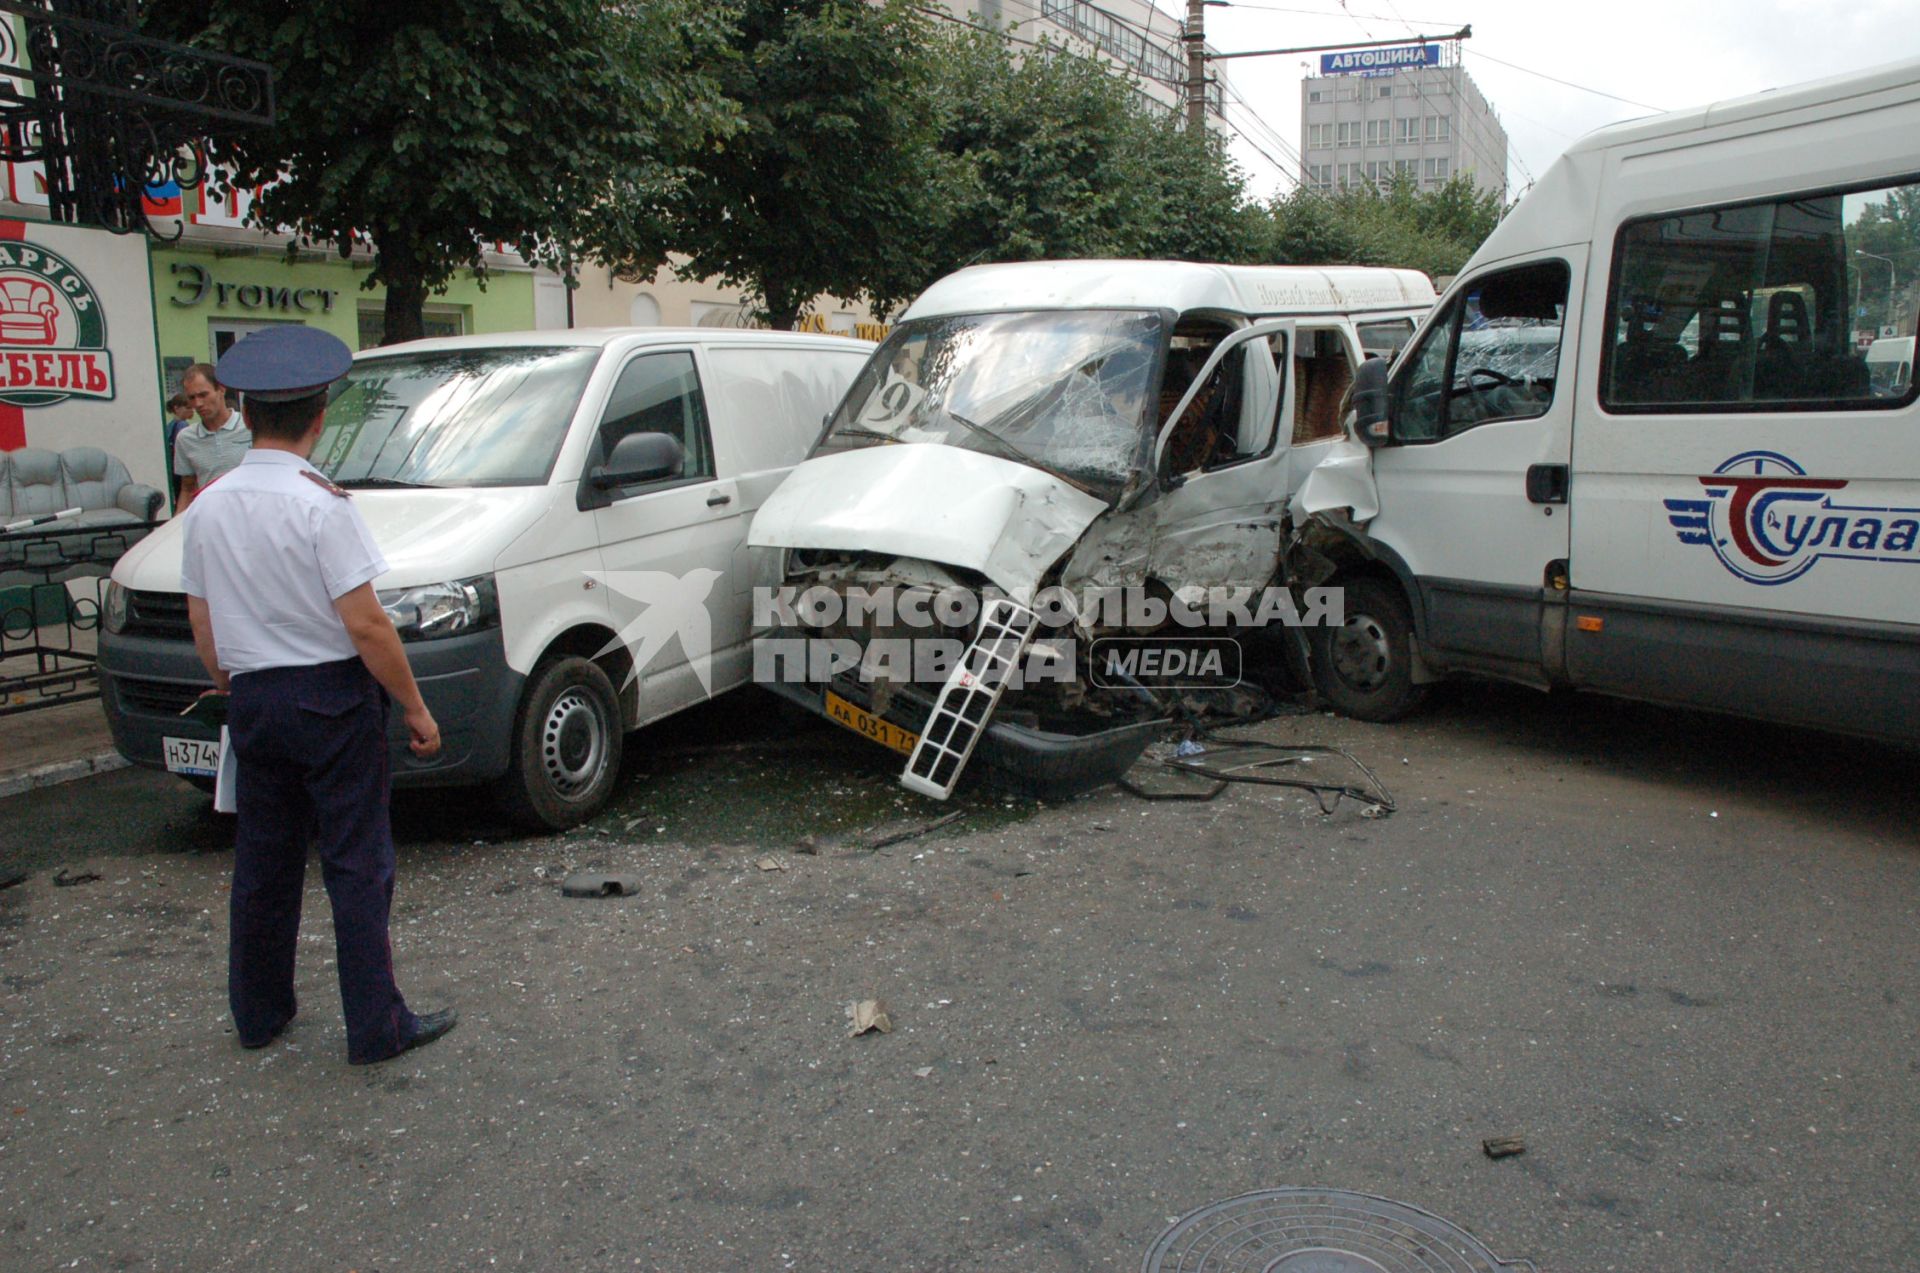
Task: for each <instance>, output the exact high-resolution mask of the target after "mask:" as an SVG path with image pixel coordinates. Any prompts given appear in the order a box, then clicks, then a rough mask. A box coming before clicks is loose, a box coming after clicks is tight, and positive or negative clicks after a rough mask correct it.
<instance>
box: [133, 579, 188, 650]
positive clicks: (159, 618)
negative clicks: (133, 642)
mask: <svg viewBox="0 0 1920 1273" xmlns="http://www.w3.org/2000/svg"><path fill="white" fill-rule="evenodd" d="M126 631H127V633H128V634H129V635H132V636H151V637H166V638H168V639H170V640H175V641H191V640H193V624H192V623H190V622H188V620H187V594H186V593H184V592H139V591H132V592H129V593H128V594H127V627H126Z"/></svg>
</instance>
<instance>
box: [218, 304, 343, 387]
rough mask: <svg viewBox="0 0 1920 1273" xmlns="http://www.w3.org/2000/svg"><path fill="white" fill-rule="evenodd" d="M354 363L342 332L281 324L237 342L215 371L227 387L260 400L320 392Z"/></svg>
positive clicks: (294, 324) (251, 334)
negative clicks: (333, 332)
mask: <svg viewBox="0 0 1920 1273" xmlns="http://www.w3.org/2000/svg"><path fill="white" fill-rule="evenodd" d="M352 365H353V351H352V350H351V349H348V348H347V345H346V342H345V341H343V340H341V339H340V338H339V337H338V336H335V335H333V334H332V333H331V332H323V331H321V330H320V329H319V328H317V327H307V326H305V325H303V324H300V323H280V324H276V325H275V326H272V327H263V328H261V329H260V330H259V331H256V332H250V333H248V334H247V335H246V336H244V337H242V338H241V339H240V340H238V341H235V342H234V345H233V348H231V349H229V350H227V352H226V353H224V354H222V355H220V361H219V362H218V363H216V364H215V365H214V368H213V374H214V376H215V378H216V379H218V380H219V381H220V383H221V384H223V385H225V386H226V387H227V388H229V389H238V390H239V391H240V392H241V393H244V394H246V395H247V396H248V397H251V398H258V399H259V400H260V401H262V402H292V401H295V400H296V399H299V398H310V397H312V396H313V395H314V394H316V393H319V392H321V391H322V390H324V389H325V388H326V387H327V386H328V385H330V384H332V383H333V382H334V381H336V380H338V379H339V378H340V377H342V376H344V375H346V374H347V368H349V367H351V366H352Z"/></svg>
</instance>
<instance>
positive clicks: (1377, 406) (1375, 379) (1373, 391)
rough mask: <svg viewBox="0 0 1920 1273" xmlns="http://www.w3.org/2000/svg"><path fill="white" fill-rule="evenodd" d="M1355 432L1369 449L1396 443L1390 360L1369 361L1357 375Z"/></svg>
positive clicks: (1354, 378) (1354, 397) (1354, 374)
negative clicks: (1390, 412)
mask: <svg viewBox="0 0 1920 1273" xmlns="http://www.w3.org/2000/svg"><path fill="white" fill-rule="evenodd" d="M1353 417H1354V418H1353V431H1354V433H1355V434H1356V435H1357V436H1358V437H1359V439H1360V441H1361V442H1363V443H1365V444H1366V445H1368V446H1372V447H1380V446H1385V445H1387V443H1389V442H1391V441H1392V440H1393V436H1392V432H1391V426H1390V424H1389V422H1388V420H1387V360H1386V359H1384V358H1369V359H1367V360H1366V361H1365V362H1363V363H1361V364H1360V365H1359V366H1358V367H1356V368H1355V369H1354V372H1353Z"/></svg>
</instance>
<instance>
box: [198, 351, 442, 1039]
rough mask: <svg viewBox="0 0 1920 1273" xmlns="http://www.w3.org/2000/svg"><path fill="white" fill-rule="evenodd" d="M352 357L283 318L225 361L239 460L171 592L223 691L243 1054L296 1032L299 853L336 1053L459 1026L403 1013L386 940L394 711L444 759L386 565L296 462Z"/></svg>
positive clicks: (350, 514) (237, 1021)
mask: <svg viewBox="0 0 1920 1273" xmlns="http://www.w3.org/2000/svg"><path fill="white" fill-rule="evenodd" d="M352 361H353V356H352V354H351V353H350V352H349V351H348V349H347V347H346V345H344V344H342V343H341V342H340V341H339V340H338V339H336V338H335V337H333V336H331V335H328V334H327V333H325V332H322V331H319V330H317V329H314V328H311V327H303V326H295V325H286V326H276V327H271V328H266V329H263V330H261V331H257V332H254V333H253V334H251V335H249V336H247V337H246V338H245V339H243V340H241V341H239V342H238V343H237V344H235V345H234V346H233V348H232V349H230V350H228V351H227V353H226V354H225V355H224V356H223V357H222V358H221V359H220V365H219V379H220V381H221V383H223V384H225V385H227V386H228V387H229V388H232V389H237V390H239V391H241V392H242V393H243V394H244V395H245V398H244V400H243V401H244V410H245V413H246V417H247V422H248V424H249V425H250V426H251V428H252V431H253V449H252V450H251V451H249V452H248V453H247V456H246V458H245V459H244V460H243V461H242V462H241V463H240V465H239V467H237V468H235V469H233V470H232V471H231V472H229V473H228V474H227V475H226V476H225V477H224V478H222V479H221V481H220V483H219V484H218V485H217V486H214V487H212V488H210V489H207V490H205V491H203V492H202V494H201V495H200V497H199V499H197V500H196V501H194V505H193V508H192V511H191V513H190V514H189V515H188V516H187V518H186V527H185V529H186V547H185V552H184V557H183V560H182V565H181V579H182V582H183V584H184V586H185V589H186V593H187V613H188V617H189V618H190V619H191V621H192V624H193V639H194V644H195V646H196V647H197V648H198V650H199V653H200V659H201V662H203V663H204V664H205V665H206V667H207V671H208V672H209V673H210V674H211V675H212V677H213V680H214V685H215V688H216V689H217V690H220V691H230V693H231V695H232V697H231V700H230V705H229V709H228V718H227V723H228V728H229V739H230V743H231V745H232V747H233V749H234V754H235V756H236V757H237V759H238V762H239V769H238V780H237V784H236V799H237V804H238V808H237V812H238V814H239V827H238V832H237V835H236V838H235V844H234V858H233V898H232V904H231V926H230V927H231V933H230V944H229V949H228V966H227V989H228V997H229V1000H230V1002H231V1004H232V1008H233V1021H234V1027H235V1029H236V1031H237V1032H238V1034H239V1036H240V1042H241V1044H242V1045H243V1046H245V1047H250V1048H257V1047H264V1046H266V1045H267V1044H268V1043H271V1042H272V1041H273V1040H274V1039H275V1038H276V1037H277V1036H278V1035H279V1034H280V1033H281V1031H283V1030H285V1029H286V1028H287V1024H288V1023H289V1022H290V1021H292V1020H293V1016H294V1011H295V1003H294V992H293V965H294V950H295V941H296V938H297V937H298V935H299V928H300V899H301V890H302V883H303V880H304V876H305V872H306V861H307V849H308V846H309V845H310V844H311V846H312V847H313V848H314V849H316V850H317V851H318V853H319V855H320V862H321V870H322V873H323V876H324V879H325V881H326V886H327V897H328V899H329V900H330V901H331V902H332V904H333V926H334V935H335V951H336V954H337V956H338V965H339V974H340V998H341V1002H342V1004H343V1006H344V1008H345V1010H346V1019H347V1059H348V1061H349V1062H350V1063H352V1064H356V1065H364V1064H368V1063H371V1062H374V1061H384V1060H387V1059H388V1058H390V1057H394V1056H398V1055H399V1054H400V1053H402V1052H405V1051H407V1050H409V1049H411V1048H417V1047H420V1046H423V1045H424V1044H427V1043H431V1042H433V1041H434V1040H435V1039H437V1038H439V1037H440V1036H441V1035H443V1034H445V1033H446V1032H447V1031H448V1030H450V1029H452V1028H453V1025H454V1021H455V1014H454V1012H453V1011H452V1009H447V1010H445V1011H442V1012H435V1013H429V1014H427V1015H424V1016H417V1015H415V1014H414V1013H413V1012H411V1011H409V1010H408V1008H407V1005H406V1001H405V1000H404V999H403V998H402V997H401V995H400V990H399V987H398V986H397V985H395V984H394V976H393V954H392V947H391V945H390V943H389V940H388V917H389V913H390V910H391V908H392V904H393V877H394V850H393V834H392V830H391V828H390V826H389V822H388V816H387V798H388V790H389V773H388V756H387V736H386V735H387V710H388V704H389V701H394V702H398V703H399V704H400V707H401V710H402V711H403V712H404V713H405V716H406V723H407V732H408V734H409V735H410V736H411V746H412V749H413V752H414V754H415V755H417V756H421V757H423V758H424V757H428V756H432V755H434V754H435V753H436V752H438V751H439V750H440V729H439V726H438V725H436V724H435V723H434V719H433V714H432V713H431V712H429V711H428V710H427V705H426V702H425V701H424V700H423V699H422V698H421V697H420V689H419V687H418V686H417V685H416V684H415V683H414V679H413V671H412V669H411V668H410V667H409V666H408V664H407V657H406V653H405V651H404V650H402V648H401V645H400V638H399V636H398V635H397V634H396V633H395V632H394V629H393V623H392V621H391V620H389V619H388V618H387V614H386V611H385V610H383V609H382V608H381V606H380V602H379V599H378V598H377V597H376V596H375V595H374V590H373V580H374V579H375V578H376V577H378V576H379V575H380V574H381V573H383V572H384V571H385V570H386V568H387V563H386V561H385V559H383V558H382V557H381V555H380V550H379V548H378V547H376V546H375V544H374V542H373V537H372V536H371V535H370V534H369V533H368V531H367V527H366V523H365V522H364V521H362V520H361V518H360V514H359V512H358V510H356V509H355V508H354V506H353V501H352V500H351V499H350V498H349V497H348V494H347V492H346V491H343V490H341V489H340V488H339V487H337V486H335V485H334V484H333V483H332V482H330V481H328V480H327V478H326V477H325V476H323V475H322V474H321V473H320V472H319V470H317V469H315V468H314V467H313V466H312V465H311V464H309V463H308V462H307V457H308V456H309V455H311V454H312V453H313V448H314V445H315V444H316V443H317V442H318V441H319V440H320V433H321V429H322V427H323V425H324V417H325V409H326V401H327V393H326V391H327V386H328V385H330V384H331V383H332V382H333V381H335V380H337V379H339V378H340V377H341V376H342V375H345V374H346V371H347V368H348V367H349V366H350V365H351V363H352ZM389 696H391V700H390V698H389Z"/></svg>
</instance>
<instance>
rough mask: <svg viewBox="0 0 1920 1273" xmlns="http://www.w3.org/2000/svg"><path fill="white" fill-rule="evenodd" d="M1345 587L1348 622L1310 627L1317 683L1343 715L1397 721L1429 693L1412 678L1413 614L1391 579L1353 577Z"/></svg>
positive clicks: (1323, 695) (1317, 687) (1309, 640)
mask: <svg viewBox="0 0 1920 1273" xmlns="http://www.w3.org/2000/svg"><path fill="white" fill-rule="evenodd" d="M1344 587H1345V589H1346V620H1347V621H1346V623H1345V625H1344V626H1341V627H1329V626H1326V625H1321V626H1318V627H1313V628H1309V629H1308V630H1307V640H1308V644H1309V647H1310V649H1311V652H1312V654H1313V685H1314V688H1315V689H1317V690H1319V691H1320V696H1321V697H1322V698H1324V699H1326V700H1327V702H1328V703H1330V704H1332V706H1333V708H1334V710H1335V711H1338V712H1339V713H1340V714H1341V715H1343V716H1351V717H1353V718H1354V719H1356V720H1367V721H1390V720H1398V719H1399V718H1400V717H1402V716H1405V715H1406V714H1407V713H1408V712H1410V711H1412V710H1413V709H1414V708H1416V707H1418V706H1419V705H1420V700H1422V699H1424V698H1425V697H1426V696H1427V687H1426V686H1424V685H1415V684H1414V683H1413V615H1412V614H1411V613H1410V612H1409V611H1408V609H1407V603H1406V599H1405V598H1404V597H1402V596H1401V595H1400V589H1399V588H1397V587H1395V586H1394V585H1392V584H1389V583H1385V582H1382V581H1381V580H1378V579H1351V580H1347V581H1346V582H1345V584H1344Z"/></svg>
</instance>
